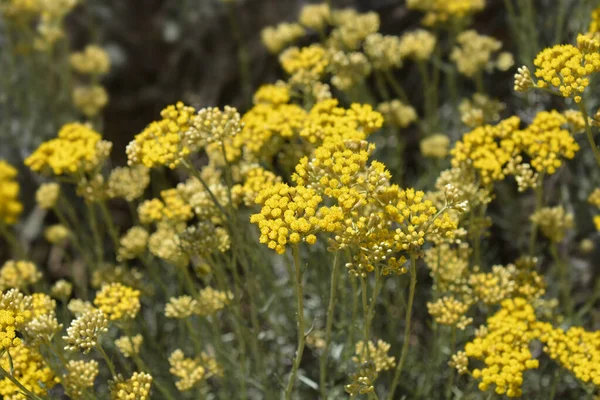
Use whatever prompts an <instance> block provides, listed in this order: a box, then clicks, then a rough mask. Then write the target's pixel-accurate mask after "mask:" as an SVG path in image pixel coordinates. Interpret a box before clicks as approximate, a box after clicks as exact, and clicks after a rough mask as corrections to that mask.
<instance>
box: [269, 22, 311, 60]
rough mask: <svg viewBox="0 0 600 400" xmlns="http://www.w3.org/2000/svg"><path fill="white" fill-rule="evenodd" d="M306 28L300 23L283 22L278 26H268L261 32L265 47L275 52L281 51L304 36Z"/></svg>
mask: <svg viewBox="0 0 600 400" xmlns="http://www.w3.org/2000/svg"><path fill="white" fill-rule="evenodd" d="M304 33H305V32H304V28H303V27H302V25H300V24H295V23H288V22H282V23H281V24H279V25H277V26H268V27H266V28H264V29H263V30H262V31H261V32H260V37H261V39H262V42H263V44H264V45H265V47H266V48H267V49H268V50H269V51H270V52H271V53H273V54H277V53H279V52H280V51H281V50H283V49H285V48H286V47H287V46H289V45H290V44H292V43H293V42H295V41H296V40H298V39H299V38H301V37H302V36H304Z"/></svg>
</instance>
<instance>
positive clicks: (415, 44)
mask: <svg viewBox="0 0 600 400" xmlns="http://www.w3.org/2000/svg"><path fill="white" fill-rule="evenodd" d="M436 43H437V39H436V37H435V35H434V34H433V33H431V32H429V31H426V30H425V29H417V30H415V31H412V32H408V33H405V34H404V35H402V37H400V56H401V57H402V58H410V59H413V60H415V61H427V60H428V59H429V58H430V57H431V54H432V53H433V51H434V50H435V45H436Z"/></svg>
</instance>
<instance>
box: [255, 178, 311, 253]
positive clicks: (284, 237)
mask: <svg viewBox="0 0 600 400" xmlns="http://www.w3.org/2000/svg"><path fill="white" fill-rule="evenodd" d="M321 200H322V198H321V196H319V195H317V194H316V192H315V191H314V190H313V189H308V188H306V187H303V186H298V187H290V186H288V185H287V184H285V183H276V184H275V185H273V186H270V187H267V188H265V189H263V190H261V191H260V193H259V194H258V196H257V197H256V203H257V204H261V205H262V209H261V211H260V213H259V214H254V215H252V216H251V218H250V222H252V223H254V224H256V225H257V226H258V228H259V230H260V233H261V235H260V239H259V240H260V242H261V243H263V244H266V245H267V246H268V247H269V248H270V249H273V250H275V251H276V252H277V253H279V254H283V253H285V246H286V244H288V243H291V244H296V243H299V242H300V241H305V242H306V243H309V244H314V243H315V241H316V236H315V232H316V231H317V228H318V223H319V221H318V218H317V217H316V215H315V214H316V211H317V209H318V207H319V204H320V203H321Z"/></svg>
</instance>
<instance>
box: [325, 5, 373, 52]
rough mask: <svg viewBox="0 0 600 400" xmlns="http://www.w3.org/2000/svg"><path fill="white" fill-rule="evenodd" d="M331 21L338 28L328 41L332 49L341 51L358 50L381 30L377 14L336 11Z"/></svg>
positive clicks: (345, 10)
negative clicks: (367, 38)
mask: <svg viewBox="0 0 600 400" xmlns="http://www.w3.org/2000/svg"><path fill="white" fill-rule="evenodd" d="M331 21H332V23H333V24H334V25H336V28H335V29H333V30H332V31H331V34H330V36H329V39H328V45H329V46H330V47H333V48H336V49H339V50H356V49H358V48H359V47H360V45H361V43H362V42H363V41H364V40H365V39H366V37H367V36H369V35H370V34H372V33H375V32H377V31H378V30H379V25H380V21H379V15H378V14H377V13H375V12H367V13H359V12H357V11H356V10H354V9H352V8H346V9H342V10H335V11H334V12H333V15H332V17H331Z"/></svg>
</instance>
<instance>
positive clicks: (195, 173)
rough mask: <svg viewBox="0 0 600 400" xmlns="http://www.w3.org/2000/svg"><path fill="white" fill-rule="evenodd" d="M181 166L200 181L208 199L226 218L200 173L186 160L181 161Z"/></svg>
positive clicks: (225, 212)
mask: <svg viewBox="0 0 600 400" xmlns="http://www.w3.org/2000/svg"><path fill="white" fill-rule="evenodd" d="M181 165H183V166H184V167H185V169H186V170H187V171H188V172H189V173H191V174H192V175H193V176H194V178H196V179H198V180H199V181H200V183H201V184H202V186H203V187H204V190H206V192H207V193H208V195H209V196H210V199H211V200H212V201H213V203H215V205H216V206H217V208H218V209H219V211H220V212H221V213H222V214H223V216H225V217H227V215H228V214H227V211H226V210H225V209H224V208H223V206H222V205H221V203H220V202H219V200H217V197H216V196H215V194H214V193H213V192H212V190H210V187H209V186H208V184H207V183H206V181H205V180H204V179H203V178H202V175H200V173H199V172H198V171H197V170H196V169H195V168H194V167H193V166H192V165H191V164H190V163H189V162H188V161H187V160H181Z"/></svg>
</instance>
